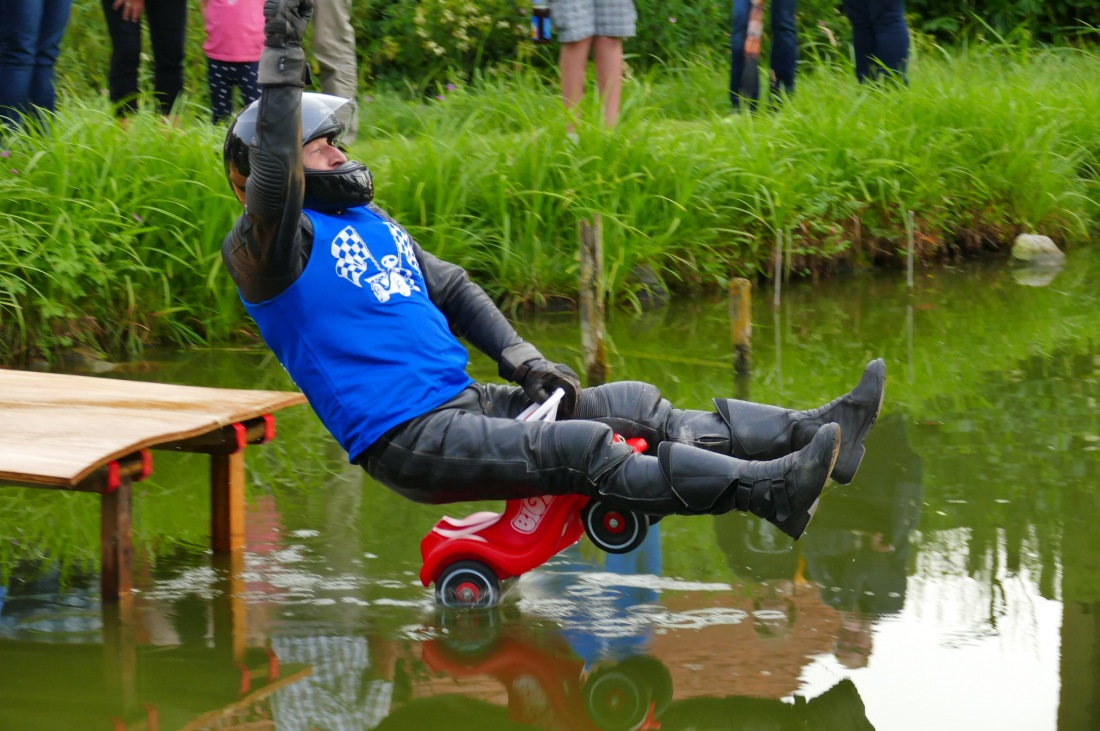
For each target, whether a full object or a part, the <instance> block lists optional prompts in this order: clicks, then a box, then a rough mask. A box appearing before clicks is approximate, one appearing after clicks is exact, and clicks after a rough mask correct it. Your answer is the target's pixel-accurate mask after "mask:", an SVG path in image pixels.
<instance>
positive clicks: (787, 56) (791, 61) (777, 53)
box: [730, 0, 798, 109]
mask: <svg viewBox="0 0 1100 731" xmlns="http://www.w3.org/2000/svg"><path fill="white" fill-rule="evenodd" d="M770 5H771V17H772V35H771V41H772V53H771V61H770V66H771V71H770V73H769V74H768V76H769V77H770V79H771V81H770V84H769V89H770V91H769V95H768V100H769V102H770V103H771V104H772V105H775V104H777V103H778V102H779V100H780V99H782V96H781V95H782V94H793V93H794V75H795V68H796V67H797V65H798V29H797V28H796V27H795V24H794V14H795V10H796V9H797V6H798V2H797V0H772V2H771V3H770ZM751 10H752V1H751V0H733V32H732V35H731V37H730V52H731V53H730V103H731V104H733V108H734V109H740V108H741V100H742V89H741V76H742V74H743V73H744V70H745V38H746V37H747V35H748V29H749V13H750V12H751ZM745 101H746V103H748V104H749V106H750V107H755V104H756V102H757V98H755V97H753V98H748V97H745Z"/></svg>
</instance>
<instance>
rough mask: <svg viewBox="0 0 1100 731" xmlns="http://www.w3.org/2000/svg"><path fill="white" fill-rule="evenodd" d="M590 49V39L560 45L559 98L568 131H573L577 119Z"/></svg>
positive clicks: (582, 96)
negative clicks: (563, 103) (563, 104)
mask: <svg viewBox="0 0 1100 731" xmlns="http://www.w3.org/2000/svg"><path fill="white" fill-rule="evenodd" d="M591 49H592V39H591V38H585V39H583V40H579V41H575V42H574V43H563V44H561V61H560V63H561V96H562V100H563V101H564V102H565V110H566V111H567V112H569V127H568V129H569V131H570V132H572V131H573V122H574V121H575V120H576V119H577V115H578V113H579V112H578V111H577V105H579V104H580V103H581V99H583V98H584V85H585V76H586V75H587V73H588V54H589V52H590V51H591Z"/></svg>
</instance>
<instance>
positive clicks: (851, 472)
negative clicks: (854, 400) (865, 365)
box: [833, 362, 886, 485]
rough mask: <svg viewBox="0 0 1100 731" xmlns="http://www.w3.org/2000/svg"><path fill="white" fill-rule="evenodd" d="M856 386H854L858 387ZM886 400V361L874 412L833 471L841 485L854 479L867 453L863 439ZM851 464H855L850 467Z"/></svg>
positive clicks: (834, 477)
mask: <svg viewBox="0 0 1100 731" xmlns="http://www.w3.org/2000/svg"><path fill="white" fill-rule="evenodd" d="M858 387H859V386H857V387H856V388H858ZM885 400H886V363H885V362H883V364H882V381H881V387H880V388H879V390H878V405H877V406H875V413H874V415H872V416H871V418H870V420H868V421H867V423H866V424H864V425H863V428H862V429H860V430H859V433H858V434H855V435H854V436H853V438H852V442H853V446H852V449H851V451H850V452H848V454H846V455H844V459H843V461H841V464H840V468H839V469H837V470H835V471H834V473H833V479H834V480H836V481H837V482H839V483H840V484H842V485H848V484H850V483H851V482H852V480H854V479H855V477H856V473H857V472H858V471H859V466H860V464H862V463H863V456H864V455H865V454H867V447H865V446H864V445H863V440H865V439H866V438H867V434H868V433H870V431H871V427H873V426H874V425H875V422H876V421H878V416H879V414H881V413H882V403H883V401H885ZM852 465H855V466H854V467H852Z"/></svg>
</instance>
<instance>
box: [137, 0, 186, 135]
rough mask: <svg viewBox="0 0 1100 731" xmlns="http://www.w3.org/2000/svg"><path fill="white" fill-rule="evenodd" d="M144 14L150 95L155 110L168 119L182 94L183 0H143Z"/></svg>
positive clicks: (184, 19)
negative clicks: (153, 97) (150, 51)
mask: <svg viewBox="0 0 1100 731" xmlns="http://www.w3.org/2000/svg"><path fill="white" fill-rule="evenodd" d="M145 14H146V17H147V18H148V21H149V43H150V45H152V46H153V92H154V94H156V100H157V109H158V110H159V111H160V113H161V114H162V115H164V116H165V117H168V116H169V115H170V114H171V113H172V107H173V106H175V104H176V99H177V98H178V97H179V95H180V92H182V91H183V56H184V51H185V48H186V44H187V0H147V2H146V4H145Z"/></svg>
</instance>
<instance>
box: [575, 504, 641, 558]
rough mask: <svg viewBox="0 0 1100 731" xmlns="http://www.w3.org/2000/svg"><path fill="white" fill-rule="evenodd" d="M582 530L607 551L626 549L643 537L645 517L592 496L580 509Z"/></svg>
mask: <svg viewBox="0 0 1100 731" xmlns="http://www.w3.org/2000/svg"><path fill="white" fill-rule="evenodd" d="M581 520H582V521H583V522H584V532H585V533H587V534H588V538H589V539H590V540H591V541H592V542H593V543H595V544H596V545H597V546H599V547H600V548H601V549H602V550H604V551H606V552H607V553H629V552H631V551H633V550H634V549H635V548H637V547H638V546H640V545H642V542H643V541H645V537H646V533H648V532H649V519H648V518H647V517H646V516H644V515H642V514H640V513H632V512H630V511H626V510H615V509H614V508H609V507H608V506H606V505H604V504H603V503H601V502H600V501H598V500H593V501H591V502H590V503H588V505H586V506H585V507H584V510H583V511H581Z"/></svg>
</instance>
